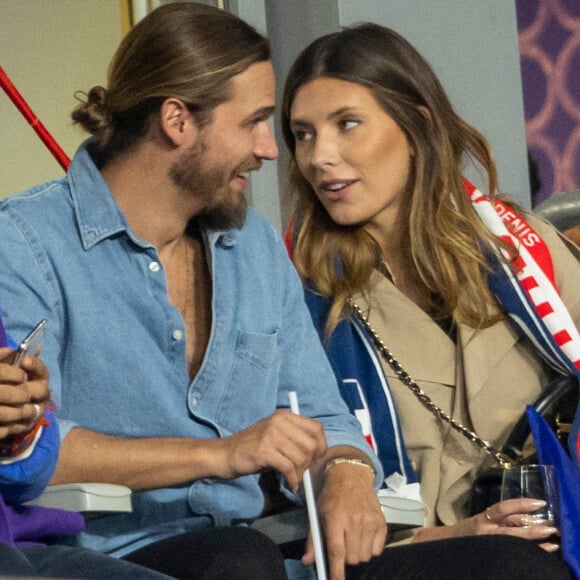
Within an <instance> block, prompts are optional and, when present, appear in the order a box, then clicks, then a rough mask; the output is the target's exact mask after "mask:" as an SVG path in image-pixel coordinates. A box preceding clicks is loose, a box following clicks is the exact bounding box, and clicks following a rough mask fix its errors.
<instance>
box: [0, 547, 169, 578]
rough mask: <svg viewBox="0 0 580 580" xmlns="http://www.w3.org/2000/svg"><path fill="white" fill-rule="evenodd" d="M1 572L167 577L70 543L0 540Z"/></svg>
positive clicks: (91, 576)
mask: <svg viewBox="0 0 580 580" xmlns="http://www.w3.org/2000/svg"><path fill="white" fill-rule="evenodd" d="M0 575H2V577H6V576H26V577H27V578H31V577H34V578H77V579H79V578H86V579H95V580H103V578H106V579H107V580H163V579H167V576H163V575H162V574H158V573H157V572H153V571H152V570H147V569H145V568H141V567H140V566H135V565H133V564H129V563H128V562H123V560H118V559H117V558H112V557H111V556H106V555H104V554H100V553H98V552H94V551H92V550H85V549H83V548H72V547H70V546H33V547H27V548H16V547H14V546H8V545H7V544H2V543H0Z"/></svg>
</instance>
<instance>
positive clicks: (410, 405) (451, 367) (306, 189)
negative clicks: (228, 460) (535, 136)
mask: <svg viewBox="0 0 580 580" xmlns="http://www.w3.org/2000/svg"><path fill="white" fill-rule="evenodd" d="M282 128H283V134H284V138H285V141H286V144H287V146H288V148H289V150H290V153H291V162H290V188H291V190H292V193H293V194H294V195H295V197H296V200H297V208H296V223H295V224H294V229H293V232H292V235H291V236H289V240H290V242H291V243H292V246H293V248H292V253H293V259H294V262H295V265H296V267H297V270H298V272H299V274H300V275H301V277H302V278H303V280H304V281H305V285H306V297H307V302H308V303H309V306H310V308H311V312H312V314H313V319H314V321H315V323H316V325H317V326H318V327H319V331H320V334H321V337H322V340H323V342H324V344H325V346H326V348H327V353H328V355H329V358H330V359H331V362H332V364H333V367H334V370H335V372H336V374H337V376H338V378H339V383H340V386H341V391H342V394H343V398H344V399H345V400H346V402H347V403H348V404H349V406H350V408H351V411H352V412H353V413H355V414H356V415H357V416H358V417H359V418H361V423H362V424H363V428H364V429H365V434H366V435H367V438H368V440H369V442H370V443H371V444H372V445H373V446H374V448H375V450H376V451H377V454H378V455H379V457H380V459H381V461H382V463H383V467H384V468H385V474H386V475H389V474H392V473H394V472H399V473H400V474H401V475H403V476H404V478H405V479H406V481H407V483H410V482H413V481H415V480H418V481H419V482H420V483H421V493H422V498H423V501H424V502H425V505H426V507H427V510H428V517H427V518H426V523H427V527H425V528H422V529H419V530H417V531H416V532H415V533H414V534H413V535H412V538H411V539H410V540H409V541H424V540H432V539H439V538H448V537H458V536H471V535H481V534H508V535H513V536H517V537H521V538H525V539H529V540H536V541H538V542H539V543H540V544H541V545H542V547H543V548H544V549H545V550H547V551H553V550H555V549H557V546H556V545H555V544H553V543H552V542H551V541H549V540H548V538H549V537H550V536H551V535H552V534H553V533H554V532H555V529H554V528H553V527H552V526H548V525H544V526H541V525H531V526H530V525H528V524H529V518H528V514H529V513H531V512H533V511H534V510H535V509H537V506H535V505H534V504H533V502H531V500H527V502H526V500H524V501H523V502H522V501H521V500H518V501H517V502H516V503H514V502H513V500H512V501H511V502H510V501H505V502H498V503H495V504H493V505H491V506H490V507H488V509H486V510H485V511H482V512H480V513H478V514H476V515H474V516H470V517H468V516H469V513H470V511H469V510H470V506H469V503H470V488H471V485H472V483H473V480H474V477H475V475H476V473H477V471H478V470H479V469H480V468H481V467H482V465H484V464H485V460H486V457H487V455H486V454H485V453H483V452H482V450H481V448H480V446H478V445H477V444H474V442H473V441H472V440H469V437H465V433H466V432H470V433H474V434H475V437H476V438H477V439H478V440H480V439H481V440H485V441H487V442H490V443H491V447H493V448H495V447H501V445H502V443H503V441H504V439H505V437H506V435H507V434H508V433H509V431H510V430H511V428H512V427H513V425H514V423H515V422H516V421H517V419H518V418H519V417H520V416H521V414H522V413H523V411H524V406H525V404H526V403H528V402H531V401H532V400H534V399H535V398H536V397H537V396H538V395H539V394H540V393H541V392H542V388H543V387H544V386H545V385H546V384H547V383H548V382H549V380H550V379H551V378H552V377H554V376H556V375H558V374H562V375H571V376H576V377H577V376H578V372H579V371H578V369H579V368H580V363H579V360H580V354H579V353H580V350H579V348H580V344H579V340H578V332H577V327H578V324H579V322H580V296H579V295H578V292H577V288H578V287H580V269H579V268H578V250H577V248H575V247H574V246H573V245H572V244H567V243H566V242H565V241H564V240H563V239H562V238H561V237H560V236H559V235H558V233H557V232H556V231H555V230H553V229H552V228H551V227H549V226H548V225H547V224H546V223H544V222H541V221H539V220H537V219H534V218H533V217H532V216H529V215H527V214H525V213H524V212H522V211H520V210H518V209H517V208H515V207H512V205H510V204H508V203H506V202H503V201H501V200H500V199H498V197H497V195H496V193H497V190H498V179H497V175H496V167H495V164H494V161H493V156H492V152H491V149H490V146H489V145H488V143H487V142H486V140H485V139H484V137H483V136H482V135H481V133H479V132H478V131H477V130H476V129H475V128H473V127H472V126H470V125H469V124H468V123H466V122H465V121H464V120H463V119H461V118H460V117H459V116H458V115H457V114H456V113H455V111H454V110H453V107H452V105H451V103H450V102H449V99H448V97H447V95H446V94H445V91H444V89H443V88H442V86H441V83H440V82H439V80H438V79H437V77H436V75H435V74H434V72H433V70H432V69H431V67H430V66H429V64H428V63H427V61H426V60H425V59H424V58H423V57H422V56H421V55H420V54H419V53H418V52H417V51H416V50H415V49H414V48H413V47H412V46H411V45H410V44H409V43H408V42H407V41H406V40H405V39H404V38H402V37H401V36H400V35H399V34H397V33H396V32H394V31H392V30H390V29H388V28H384V27H381V26H379V25H375V24H362V25H359V26H355V27H353V28H348V29H344V30H342V31H340V32H336V33H333V34H329V35H327V36H324V37H322V38H320V39H318V40H316V41H315V42H313V43H312V44H311V45H310V46H309V47H308V48H306V49H305V50H304V51H303V52H302V53H301V54H300V56H299V57H298V59H297V61H296V62H295V63H294V65H293V67H292V69H291V71H290V73H289V76H288V78H287V81H286V86H285V91H284V100H283V105H282ZM466 161H472V162H475V164H476V165H477V166H478V167H479V169H480V170H482V172H483V174H484V175H485V176H486V178H487V179H486V189H487V191H488V195H483V194H482V193H481V192H479V190H477V189H476V188H475V187H474V186H473V185H472V184H471V183H469V182H468V181H467V180H465V179H464V177H463V173H462V172H463V168H464V164H465V162H466ZM548 264H550V265H548ZM530 280H533V281H534V282H537V285H538V287H539V289H540V290H541V291H542V292H543V294H541V296H540V295H538V296H536V294H535V290H534V291H531V290H530V288H528V286H529V285H530ZM556 289H558V291H559V294H558V293H557V292H556ZM528 290H530V292H528V293H527V294H526V291H528ZM514 297H515V298H514ZM543 304H544V311H543V310H542V305H543ZM545 305H548V306H545ZM547 307H550V308H552V311H553V312H555V313H556V315H557V317H556V318H557V320H555V319H554V320H552V318H550V317H547V318H546V317H544V314H545V309H546V308H547ZM514 310H515V311H517V312H514ZM520 310H523V311H524V312H525V315H522V314H520V313H519V312H520ZM518 318H519V319H522V318H525V320H524V321H523V322H522V324H520V323H517V324H516V323H515V322H514V320H515V319H518ZM528 318H529V320H528ZM562 332H566V333H567V336H568V337H569V340H568V341H567V342H566V344H562V343H560V344H556V342H558V341H557V340H555V339H554V337H558V336H560V337H561V336H563V334H562ZM537 333H540V334H541V333H543V334H546V335H547V336H546V337H543V338H541V339H538V338H537V337H536V334H537ZM373 336H374V338H373ZM379 339H380V340H382V341H383V343H384V344H386V346H387V347H388V348H389V349H390V351H391V352H392V353H394V355H395V358H396V361H393V360H392V357H390V356H389V355H388V353H386V352H385V351H384V349H382V348H380V347H378V348H377V347H376V345H377V344H378V340H379ZM542 340H545V342H546V345H544V344H543V343H542ZM554 345H555V346H554ZM381 351H382V352H381ZM540 351H541V352H542V354H540ZM546 351H549V352H546ZM383 355H385V356H383ZM387 358H389V359H390V360H389V361H388V360H387ZM401 368H402V369H403V370H404V371H406V373H408V375H410V377H411V379H414V380H413V381H412V382H413V383H414V384H415V386H414V387H413V389H415V390H414V391H413V390H412V389H410V388H409V385H408V384H407V383H408V382H409V381H408V380H407V379H405V378H404V377H405V375H404V374H401V372H400V371H401ZM401 377H403V379H402V378H401ZM426 407H427V408H426ZM442 415H445V416H447V417H448V419H451V420H452V421H453V422H455V424H456V426H457V425H460V426H461V427H463V430H464V432H463V433H462V432H459V431H460V429H459V430H458V429H457V428H453V427H452V426H451V425H450V422H449V420H448V419H445V418H442ZM493 452H494V451H493V450H492V451H491V453H493Z"/></svg>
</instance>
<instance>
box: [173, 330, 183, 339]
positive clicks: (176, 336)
mask: <svg viewBox="0 0 580 580" xmlns="http://www.w3.org/2000/svg"><path fill="white" fill-rule="evenodd" d="M172 336H173V340H181V339H182V338H183V331H182V330H179V328H176V329H175V330H174V331H173V335H172Z"/></svg>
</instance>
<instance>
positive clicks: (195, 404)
mask: <svg viewBox="0 0 580 580" xmlns="http://www.w3.org/2000/svg"><path fill="white" fill-rule="evenodd" d="M191 406H192V407H197V399H196V398H195V397H191Z"/></svg>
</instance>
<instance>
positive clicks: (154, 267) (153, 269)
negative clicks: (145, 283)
mask: <svg viewBox="0 0 580 580" xmlns="http://www.w3.org/2000/svg"><path fill="white" fill-rule="evenodd" d="M159 268H161V266H160V265H159V262H150V263H149V270H151V272H159Z"/></svg>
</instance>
